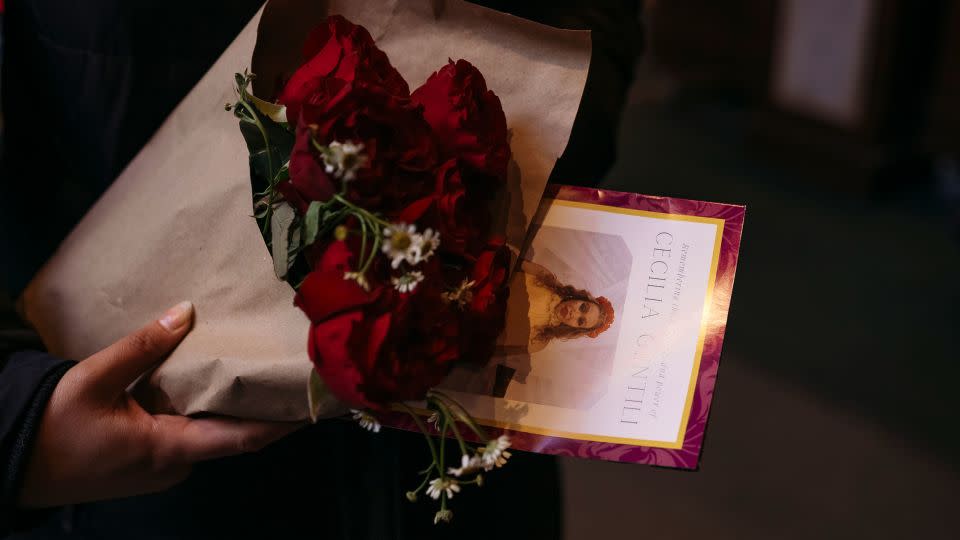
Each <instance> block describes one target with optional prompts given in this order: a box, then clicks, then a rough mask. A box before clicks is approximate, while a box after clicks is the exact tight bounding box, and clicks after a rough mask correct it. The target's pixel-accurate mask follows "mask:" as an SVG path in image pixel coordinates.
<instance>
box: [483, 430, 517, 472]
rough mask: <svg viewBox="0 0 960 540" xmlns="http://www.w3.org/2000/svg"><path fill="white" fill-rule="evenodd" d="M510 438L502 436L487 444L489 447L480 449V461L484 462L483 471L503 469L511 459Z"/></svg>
mask: <svg viewBox="0 0 960 540" xmlns="http://www.w3.org/2000/svg"><path fill="white" fill-rule="evenodd" d="M507 448H510V437H507V436H506V435H501V436H499V437H497V438H496V439H493V440H491V441H490V442H488V443H487V446H485V447H483V448H481V449H480V452H481V454H480V460H481V461H482V462H483V469H484V470H486V471H490V470H492V469H493V468H494V467H503V466H504V465H506V464H507V459H509V458H510V452H507Z"/></svg>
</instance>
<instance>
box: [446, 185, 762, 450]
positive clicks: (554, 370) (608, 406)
mask: <svg viewBox="0 0 960 540" xmlns="http://www.w3.org/2000/svg"><path fill="white" fill-rule="evenodd" d="M743 218H744V207H742V206H735V205H727V204H717V203H709V202H700V201H690V200H683V199H672V198H665V197H649V196H644V195H637V194H630V193H619V192H610V191H602V190H596V189H585V188H575V187H559V188H553V189H552V190H551V192H549V193H548V195H547V197H546V198H545V199H544V201H543V203H542V205H541V208H540V212H539V213H538V216H537V218H536V220H535V223H534V227H533V228H532V229H531V232H530V236H529V238H528V241H527V246H526V248H525V249H524V252H523V253H522V254H521V255H520V258H521V260H520V263H519V264H518V265H517V270H516V272H515V274H514V275H513V278H512V280H511V283H510V301H509V306H508V309H507V326H506V329H505V331H504V332H503V334H502V335H501V337H500V339H499V341H498V343H497V348H496V353H495V355H494V357H493V358H492V359H491V360H490V361H489V362H488V363H487V364H485V365H482V366H458V367H457V368H455V369H454V370H453V372H452V373H451V374H450V376H449V378H448V379H447V380H446V381H445V382H444V383H443V384H442V385H441V387H440V389H441V390H442V391H444V392H446V393H448V394H450V395H451V396H452V397H454V398H455V399H456V400H457V401H459V402H460V403H461V404H462V405H463V406H464V407H465V408H466V409H467V410H468V411H469V412H470V413H471V414H472V415H473V416H474V417H475V418H476V419H477V420H478V421H479V422H480V423H482V424H485V425H487V426H489V427H491V428H494V430H503V431H505V432H508V433H511V435H512V437H513V441H514V446H515V447H517V448H519V449H523V450H530V451H536V452H544V453H551V454H562V455H575V456H581V457H591V458H599V459H608V460H615V461H628V462H643V463H650V464H656V465H663V466H670V467H680V468H696V466H697V463H698V459H699V455H700V447H701V443H702V441H703V434H704V429H705V427H706V421H707V416H708V411H709V407H710V401H711V398H712V395H713V388H714V383H715V381H716V375H717V367H718V363H719V358H720V349H721V345H722V342H723V333H724V329H725V325H726V319H727V310H728V307H729V304H730V295H731V291H732V287H733V279H734V272H735V270H736V262H737V254H738V250H739V244H740V234H741V229H742V226H743Z"/></svg>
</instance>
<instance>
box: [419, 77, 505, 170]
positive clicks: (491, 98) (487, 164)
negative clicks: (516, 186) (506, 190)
mask: <svg viewBox="0 0 960 540" xmlns="http://www.w3.org/2000/svg"><path fill="white" fill-rule="evenodd" d="M411 98H412V99H413V101H414V102H416V103H419V104H422V105H423V107H424V117H425V118H426V119H427V122H428V123H429V124H430V126H431V127H432V128H433V131H434V133H436V135H437V141H438V144H439V145H440V147H441V150H442V152H443V155H444V157H456V158H458V159H460V160H462V161H463V162H465V163H467V164H469V165H470V166H471V167H473V168H475V169H476V170H478V171H481V172H483V173H485V174H487V175H490V176H492V177H494V178H496V179H497V180H499V181H501V182H502V181H505V180H506V178H507V165H508V163H509V162H510V145H509V144H508V143H507V119H506V117H505V116H504V114H503V107H502V106H501V104H500V98H498V97H497V95H496V94H494V93H493V92H492V91H491V90H487V83H486V82H485V81H484V79H483V75H482V74H481V73H480V71H479V70H478V69H477V68H475V67H474V66H473V65H472V64H470V62H467V61H466V60H457V62H456V63H454V62H453V61H452V60H451V61H450V63H448V64H447V65H446V66H443V68H441V69H440V70H439V71H437V72H436V73H434V74H433V75H431V76H430V77H429V78H428V79H427V81H426V82H425V83H423V85H422V86H421V87H420V88H417V89H416V90H415V91H414V92H413V94H412V95H411Z"/></svg>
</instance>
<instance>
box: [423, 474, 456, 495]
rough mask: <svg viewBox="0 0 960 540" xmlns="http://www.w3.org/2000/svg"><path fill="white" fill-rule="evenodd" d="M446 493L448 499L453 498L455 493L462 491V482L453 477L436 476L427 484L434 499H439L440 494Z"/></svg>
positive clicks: (428, 491) (428, 492)
mask: <svg viewBox="0 0 960 540" xmlns="http://www.w3.org/2000/svg"><path fill="white" fill-rule="evenodd" d="M443 493H446V495H447V498H448V499H452V498H453V495H454V494H455V493H460V483H459V482H457V481H456V480H455V479H453V478H434V479H433V480H431V481H430V485H429V486H427V495H429V496H430V497H431V498H432V499H439V498H440V495H441V494H443Z"/></svg>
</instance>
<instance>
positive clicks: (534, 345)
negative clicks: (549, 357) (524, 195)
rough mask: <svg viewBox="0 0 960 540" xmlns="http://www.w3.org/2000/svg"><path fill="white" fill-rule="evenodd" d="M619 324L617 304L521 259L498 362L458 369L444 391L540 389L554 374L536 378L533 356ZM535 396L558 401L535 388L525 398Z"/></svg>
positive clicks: (499, 393)
mask: <svg viewBox="0 0 960 540" xmlns="http://www.w3.org/2000/svg"><path fill="white" fill-rule="evenodd" d="M613 319H614V309H613V305H612V304H611V303H610V301H609V300H607V299H606V298H604V297H603V296H600V297H597V296H594V295H593V294H591V293H590V292H589V291H586V290H583V289H579V288H577V287H575V286H573V285H570V284H567V283H562V282H561V281H560V280H559V279H558V278H557V276H556V274H554V273H553V272H551V271H550V270H548V269H547V268H545V267H544V266H542V265H539V264H537V263H535V262H532V261H528V260H521V261H520V268H519V272H518V274H517V275H516V276H514V278H513V280H512V281H511V284H510V299H509V305H508V307H507V323H506V328H505V329H504V331H503V334H502V335H501V336H500V339H499V340H498V341H497V346H496V351H495V353H494V358H493V359H492V360H491V361H490V363H488V364H485V365H482V366H459V367H457V368H455V369H454V370H453V372H452V373H451V374H450V376H449V377H448V378H447V379H446V381H445V382H444V383H443V385H442V386H443V387H444V388H447V389H449V390H456V391H460V392H467V393H471V394H480V395H487V396H492V397H505V396H506V394H507V388H508V387H509V386H510V385H511V384H512V383H518V384H520V385H527V384H528V383H534V380H537V382H536V383H535V384H534V386H538V387H539V386H541V385H542V382H543V381H544V377H547V378H550V374H542V375H541V376H539V377H535V376H531V375H530V372H531V355H533V354H535V353H538V352H540V351H542V350H544V349H545V348H546V347H547V346H548V345H549V344H550V343H552V342H554V341H571V340H579V339H586V340H589V339H593V338H597V337H598V336H600V335H601V334H602V333H604V332H605V331H607V329H609V328H610V326H611V325H612V324H613ZM548 384H549V383H548ZM530 391H532V392H533V394H534V395H540V398H533V401H534V402H544V403H547V402H548V401H551V402H552V401H553V400H552V399H550V398H547V396H546V393H551V394H552V393H554V392H552V391H548V390H546V389H543V391H537V390H534V389H533V388H530V389H528V391H527V392H524V393H525V394H529V393H530ZM541 394H542V395H541ZM571 397H572V396H571ZM545 400H546V401H545ZM550 404H553V403H550Z"/></svg>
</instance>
